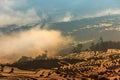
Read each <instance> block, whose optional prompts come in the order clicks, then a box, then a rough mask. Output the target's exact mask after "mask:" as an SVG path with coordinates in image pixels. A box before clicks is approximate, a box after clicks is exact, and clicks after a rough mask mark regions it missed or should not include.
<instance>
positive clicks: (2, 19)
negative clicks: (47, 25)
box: [0, 0, 40, 27]
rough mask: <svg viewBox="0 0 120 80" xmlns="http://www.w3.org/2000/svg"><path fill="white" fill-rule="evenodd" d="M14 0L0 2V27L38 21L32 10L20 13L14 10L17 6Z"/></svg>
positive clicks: (1, 0)
mask: <svg viewBox="0 0 120 80" xmlns="http://www.w3.org/2000/svg"><path fill="white" fill-rule="evenodd" d="M15 3H17V1H16V0H0V9H1V12H0V27H3V26H5V25H10V24H17V25H22V24H29V23H34V22H37V21H40V18H39V16H38V15H37V14H36V11H35V9H34V8H31V9H27V10H26V11H21V10H18V9H15V8H16V7H17V5H15Z"/></svg>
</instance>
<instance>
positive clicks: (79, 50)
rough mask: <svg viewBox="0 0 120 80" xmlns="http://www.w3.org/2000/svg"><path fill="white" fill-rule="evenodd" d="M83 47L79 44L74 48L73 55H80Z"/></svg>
mask: <svg viewBox="0 0 120 80" xmlns="http://www.w3.org/2000/svg"><path fill="white" fill-rule="evenodd" d="M82 47H83V45H82V44H77V45H76V46H75V47H74V48H73V50H72V52H73V53H79V52H81V49H82Z"/></svg>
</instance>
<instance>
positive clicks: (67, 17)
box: [57, 12, 73, 22]
mask: <svg viewBox="0 0 120 80" xmlns="http://www.w3.org/2000/svg"><path fill="white" fill-rule="evenodd" d="M72 20H73V15H72V14H71V13H70V12H67V13H66V14H65V15H64V16H63V17H61V18H60V17H59V19H58V20H57V21H58V22H70V21H72Z"/></svg>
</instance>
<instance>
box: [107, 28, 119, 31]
mask: <svg viewBox="0 0 120 80" xmlns="http://www.w3.org/2000/svg"><path fill="white" fill-rule="evenodd" d="M105 30H106V31H120V27H110V28H105Z"/></svg>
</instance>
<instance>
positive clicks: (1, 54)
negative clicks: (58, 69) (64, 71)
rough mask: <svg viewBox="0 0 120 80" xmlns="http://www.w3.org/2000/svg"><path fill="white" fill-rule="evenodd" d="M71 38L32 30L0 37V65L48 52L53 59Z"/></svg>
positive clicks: (57, 33) (52, 32)
mask: <svg viewBox="0 0 120 80" xmlns="http://www.w3.org/2000/svg"><path fill="white" fill-rule="evenodd" d="M71 41H72V38H70V37H67V36H66V37H65V36H63V35H62V34H61V32H60V31H55V30H45V29H39V28H33V29H31V30H27V31H21V32H14V33H12V34H10V35H4V34H2V35H1V37H0V63H3V62H4V63H11V62H14V61H16V60H18V59H19V58H20V57H21V56H31V57H35V56H37V55H40V54H42V53H43V52H44V50H48V54H47V55H48V57H53V56H54V55H55V54H56V53H57V52H58V51H59V50H61V49H63V47H65V46H67V45H68V44H69V43H70V42H71Z"/></svg>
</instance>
